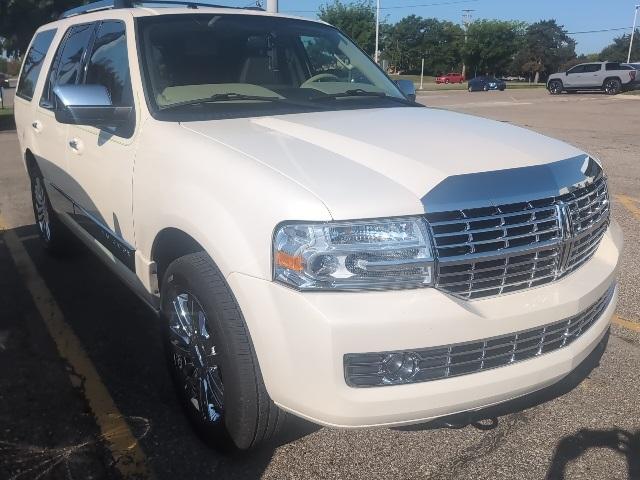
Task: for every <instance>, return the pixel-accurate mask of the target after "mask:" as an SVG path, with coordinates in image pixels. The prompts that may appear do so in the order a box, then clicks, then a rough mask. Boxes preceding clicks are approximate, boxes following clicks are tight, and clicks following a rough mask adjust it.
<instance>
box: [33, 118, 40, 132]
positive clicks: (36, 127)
mask: <svg viewBox="0 0 640 480" xmlns="http://www.w3.org/2000/svg"><path fill="white" fill-rule="evenodd" d="M31 127H32V128H33V129H34V130H35V131H36V133H40V132H41V131H42V122H40V120H36V121H35V122H33V123H32V124H31Z"/></svg>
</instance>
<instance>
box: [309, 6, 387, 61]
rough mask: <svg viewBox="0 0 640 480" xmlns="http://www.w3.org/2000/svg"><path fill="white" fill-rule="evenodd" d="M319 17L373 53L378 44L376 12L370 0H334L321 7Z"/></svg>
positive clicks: (366, 50)
mask: <svg viewBox="0 0 640 480" xmlns="http://www.w3.org/2000/svg"><path fill="white" fill-rule="evenodd" d="M319 11H320V13H319V14H318V17H319V18H320V20H324V21H325V22H327V23H330V24H331V25H333V26H334V27H338V28H339V29H340V30H342V31H343V32H344V33H346V34H347V35H349V37H351V38H352V39H353V40H355V42H356V43H357V44H358V45H359V46H360V48H362V49H363V50H364V51H365V52H367V53H369V54H371V55H373V53H374V50H375V48H376V47H375V44H376V12H375V9H374V8H373V5H372V3H371V1H370V0H359V1H358V2H355V3H350V4H348V5H347V4H345V3H342V1H341V0H334V1H333V3H327V4H325V5H322V6H321V7H320V10H319Z"/></svg>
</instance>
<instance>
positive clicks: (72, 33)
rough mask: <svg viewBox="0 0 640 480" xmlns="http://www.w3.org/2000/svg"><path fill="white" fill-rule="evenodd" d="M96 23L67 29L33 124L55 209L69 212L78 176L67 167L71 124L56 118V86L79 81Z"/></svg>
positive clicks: (41, 162)
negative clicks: (73, 174)
mask: <svg viewBox="0 0 640 480" xmlns="http://www.w3.org/2000/svg"><path fill="white" fill-rule="evenodd" d="M95 26H96V24H95V23H84V24H80V25H74V26H72V27H70V28H69V29H68V30H67V31H66V33H65V36H64V38H63V40H62V42H61V43H60V45H59V46H58V49H57V52H56V56H55V58H54V59H53V62H52V63H51V67H50V69H49V72H48V76H47V80H46V83H45V85H44V87H43V90H42V96H41V98H40V102H39V105H38V107H37V109H36V115H35V118H34V124H33V128H34V130H35V131H36V132H37V142H36V144H37V152H38V153H36V158H37V160H38V165H39V166H40V169H41V170H42V173H43V175H44V177H45V183H46V184H47V190H48V192H49V197H50V199H51V203H52V205H53V207H54V209H55V210H57V211H59V212H65V213H69V214H72V213H73V205H72V202H71V200H70V197H69V192H71V191H72V190H73V189H74V188H75V180H74V179H73V176H72V175H71V174H70V172H69V170H68V153H69V136H68V135H69V126H68V125H64V124H61V123H58V122H57V121H56V118H55V113H54V112H55V109H56V106H57V99H56V98H55V95H54V93H53V88H54V87H55V86H56V85H75V84H77V83H78V81H79V79H80V78H81V75H82V72H83V62H84V58H85V55H86V51H87V47H88V45H89V43H90V41H91V39H92V37H93V32H94V29H95Z"/></svg>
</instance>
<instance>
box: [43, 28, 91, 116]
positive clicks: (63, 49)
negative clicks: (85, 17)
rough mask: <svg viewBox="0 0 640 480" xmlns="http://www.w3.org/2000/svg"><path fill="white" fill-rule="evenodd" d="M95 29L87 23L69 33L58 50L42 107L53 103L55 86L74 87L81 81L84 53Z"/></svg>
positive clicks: (71, 29)
mask: <svg viewBox="0 0 640 480" xmlns="http://www.w3.org/2000/svg"><path fill="white" fill-rule="evenodd" d="M94 27H95V24H94V23H87V24H83V25H76V26H73V27H71V28H70V29H69V30H68V31H67V35H66V36H65V40H64V43H63V44H62V45H61V46H60V47H59V48H58V53H57V54H56V59H55V61H54V64H53V65H52V67H51V71H50V72H49V80H48V82H47V86H46V89H45V91H44V92H43V93H42V99H41V100H40V104H41V105H42V104H43V103H45V104H46V103H49V104H51V103H52V100H53V95H52V92H53V87H54V86H55V85H73V84H76V83H78V82H79V81H80V80H81V77H82V64H83V60H84V52H85V51H86V49H87V46H88V45H89V40H91V35H92V34H93V30H94Z"/></svg>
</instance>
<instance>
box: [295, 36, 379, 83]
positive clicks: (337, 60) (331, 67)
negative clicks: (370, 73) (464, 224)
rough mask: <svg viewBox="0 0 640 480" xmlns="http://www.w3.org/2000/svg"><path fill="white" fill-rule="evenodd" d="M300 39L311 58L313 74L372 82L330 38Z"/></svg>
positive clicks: (334, 79)
mask: <svg viewBox="0 0 640 480" xmlns="http://www.w3.org/2000/svg"><path fill="white" fill-rule="evenodd" d="M300 41H301V42H302V45H303V47H304V49H305V51H306V54H307V58H308V59H309V63H310V66H311V70H312V75H313V76H317V75H323V74H324V75H326V80H324V81H334V82H335V81H339V82H361V83H371V82H369V81H368V80H367V79H366V78H365V77H364V76H363V75H362V74H361V73H360V71H359V70H358V69H357V68H356V67H355V66H354V65H353V64H352V63H351V60H350V59H349V57H348V56H347V55H345V53H344V52H343V51H341V50H340V48H339V46H338V45H334V44H333V43H331V42H330V41H329V39H327V38H322V37H307V36H301V37H300ZM319 81H322V79H319Z"/></svg>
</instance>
